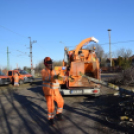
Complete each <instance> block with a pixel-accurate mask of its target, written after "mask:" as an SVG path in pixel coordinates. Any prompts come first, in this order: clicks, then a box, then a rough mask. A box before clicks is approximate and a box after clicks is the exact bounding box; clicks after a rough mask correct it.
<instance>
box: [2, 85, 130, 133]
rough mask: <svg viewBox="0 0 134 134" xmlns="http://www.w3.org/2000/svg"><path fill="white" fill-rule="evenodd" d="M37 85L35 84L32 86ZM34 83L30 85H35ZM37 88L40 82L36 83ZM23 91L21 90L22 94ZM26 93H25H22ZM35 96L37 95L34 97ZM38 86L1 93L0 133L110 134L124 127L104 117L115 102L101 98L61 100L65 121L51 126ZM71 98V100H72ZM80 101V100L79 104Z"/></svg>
mask: <svg viewBox="0 0 134 134" xmlns="http://www.w3.org/2000/svg"><path fill="white" fill-rule="evenodd" d="M34 84H35V85H36V83H34ZM34 84H33V85H34ZM37 85H40V83H37ZM21 92H22V91H21ZM25 92H26V93H25ZM37 94H38V95H37ZM43 96H44V95H43V92H42V89H41V87H31V88H29V89H27V90H24V93H23V94H20V92H19V91H17V92H16V91H14V92H11V89H10V88H8V94H7V93H5V92H4V91H1V96H0V120H1V122H0V133H3V134H18V133H19V134H21V133H22V134H24V133H25V134H37V133H39V134H72V133H77V134H90V133H96V134H101V133H102V134H103V133H105V134H109V133H115V134H116V133H124V132H126V131H128V130H127V128H126V127H122V126H119V125H118V124H117V125H115V124H111V123H109V122H107V121H106V120H105V118H104V117H105V116H106V115H107V114H109V113H111V112H114V110H116V109H114V110H113V111H111V109H110V107H111V105H113V104H114V103H117V101H118V99H119V98H117V97H114V96H100V97H97V98H95V97H84V98H83V99H81V97H80V96H79V97H74V96H71V97H69V96H67V97H64V100H65V105H64V112H63V116H64V121H63V122H58V121H56V126H55V127H50V126H49V124H48V121H47V108H46V102H45V100H44V99H42V97H43ZM72 97H74V98H72ZM79 100H80V101H79Z"/></svg>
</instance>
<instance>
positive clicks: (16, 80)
mask: <svg viewBox="0 0 134 134" xmlns="http://www.w3.org/2000/svg"><path fill="white" fill-rule="evenodd" d="M13 77H14V82H17V83H18V82H19V76H18V74H16V73H15V74H14V76H13Z"/></svg>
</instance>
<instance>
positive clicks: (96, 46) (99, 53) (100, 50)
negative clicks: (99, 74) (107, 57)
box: [88, 44, 104, 58]
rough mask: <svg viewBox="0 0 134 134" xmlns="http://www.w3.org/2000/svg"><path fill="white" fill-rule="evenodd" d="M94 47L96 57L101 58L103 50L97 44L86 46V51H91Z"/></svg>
mask: <svg viewBox="0 0 134 134" xmlns="http://www.w3.org/2000/svg"><path fill="white" fill-rule="evenodd" d="M94 47H95V48H96V49H95V52H96V55H97V57H99V58H102V57H103V55H104V50H103V48H102V47H101V46H100V45H99V44H91V45H89V46H88V49H91V50H93V49H94Z"/></svg>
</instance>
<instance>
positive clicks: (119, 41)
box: [99, 40, 134, 45]
mask: <svg viewBox="0 0 134 134" xmlns="http://www.w3.org/2000/svg"><path fill="white" fill-rule="evenodd" d="M128 42H134V40H127V41H118V42H114V43H111V45H113V44H119V43H128ZM107 44H109V43H104V44H99V45H107Z"/></svg>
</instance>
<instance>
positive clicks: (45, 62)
mask: <svg viewBox="0 0 134 134" xmlns="http://www.w3.org/2000/svg"><path fill="white" fill-rule="evenodd" d="M44 64H45V65H47V64H52V59H51V58H50V57H45V59H44Z"/></svg>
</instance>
